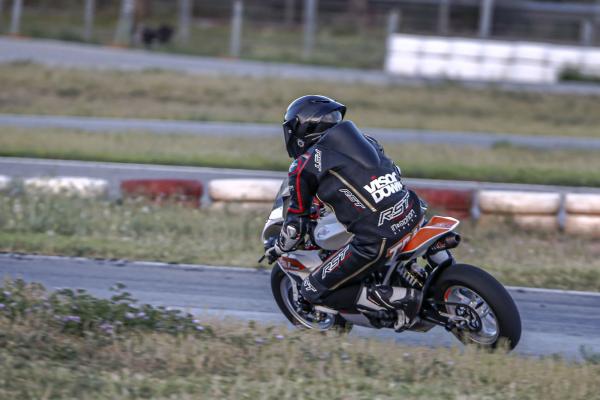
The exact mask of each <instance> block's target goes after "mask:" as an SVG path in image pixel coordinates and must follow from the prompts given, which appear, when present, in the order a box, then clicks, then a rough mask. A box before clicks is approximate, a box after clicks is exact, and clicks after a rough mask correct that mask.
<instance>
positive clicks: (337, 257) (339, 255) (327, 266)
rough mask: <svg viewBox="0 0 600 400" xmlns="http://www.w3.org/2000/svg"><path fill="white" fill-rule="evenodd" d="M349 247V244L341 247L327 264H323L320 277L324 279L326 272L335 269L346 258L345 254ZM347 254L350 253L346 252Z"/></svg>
mask: <svg viewBox="0 0 600 400" xmlns="http://www.w3.org/2000/svg"><path fill="white" fill-rule="evenodd" d="M349 248H350V245H347V246H346V247H344V248H343V249H341V250H340V251H339V252H338V253H337V254H336V255H335V256H334V257H333V258H332V259H331V260H330V261H329V262H328V263H327V264H325V265H324V266H323V269H322V271H323V272H321V279H325V277H326V276H327V274H328V273H330V272H331V271H334V270H336V269H337V268H338V267H339V266H340V264H341V263H342V261H344V260H345V259H346V254H347V253H348V249H349ZM349 255H350V254H348V256H349Z"/></svg>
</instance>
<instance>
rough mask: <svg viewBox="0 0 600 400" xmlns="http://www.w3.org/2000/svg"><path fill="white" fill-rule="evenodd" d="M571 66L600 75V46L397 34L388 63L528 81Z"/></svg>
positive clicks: (397, 70)
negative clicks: (598, 47)
mask: <svg viewBox="0 0 600 400" xmlns="http://www.w3.org/2000/svg"><path fill="white" fill-rule="evenodd" d="M568 67H572V68H575V69H577V70H579V71H581V72H584V73H588V74H597V75H600V49H596V48H592V47H579V46H562V45H555V44H547V43H536V42H509V41H497V40H493V41H492V40H482V39H465V38H446V37H432V36H417V35H405V34H394V35H391V36H390V37H389V39H388V48H387V56H386V63H385V70H386V71H387V72H390V73H392V74H398V75H404V76H410V77H422V78H436V79H439V78H442V79H453V80H473V81H495V82H501V81H513V82H528V83H554V82H556V81H558V78H559V75H560V73H561V71H563V70H564V69H565V68H568Z"/></svg>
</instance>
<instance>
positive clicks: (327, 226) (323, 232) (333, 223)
mask: <svg viewBox="0 0 600 400" xmlns="http://www.w3.org/2000/svg"><path fill="white" fill-rule="evenodd" d="M314 236H315V241H316V242H317V243H316V244H317V246H319V247H320V248H322V249H325V250H337V249H339V248H341V247H342V246H343V245H345V244H346V243H348V242H349V241H350V239H351V238H352V234H351V233H349V232H348V231H347V230H346V228H344V225H342V224H340V223H339V222H338V220H337V218H336V217H335V214H334V213H332V212H330V213H328V214H326V215H325V216H323V217H321V218H320V219H319V222H318V224H317V226H316V228H315V231H314Z"/></svg>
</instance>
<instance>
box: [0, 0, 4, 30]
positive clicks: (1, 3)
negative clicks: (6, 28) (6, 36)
mask: <svg viewBox="0 0 600 400" xmlns="http://www.w3.org/2000/svg"><path fill="white" fill-rule="evenodd" d="M3 14H4V0H0V29H2V15H3Z"/></svg>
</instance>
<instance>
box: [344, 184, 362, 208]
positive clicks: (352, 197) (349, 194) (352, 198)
mask: <svg viewBox="0 0 600 400" xmlns="http://www.w3.org/2000/svg"><path fill="white" fill-rule="evenodd" d="M340 192H342V193H344V194H345V195H346V197H347V198H348V200H350V201H351V202H352V204H354V206H355V207H357V208H362V209H366V208H367V207H365V205H364V204H363V203H361V202H360V200H359V199H357V198H356V196H355V195H354V194H353V193H352V192H351V191H349V190H348V189H340Z"/></svg>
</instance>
